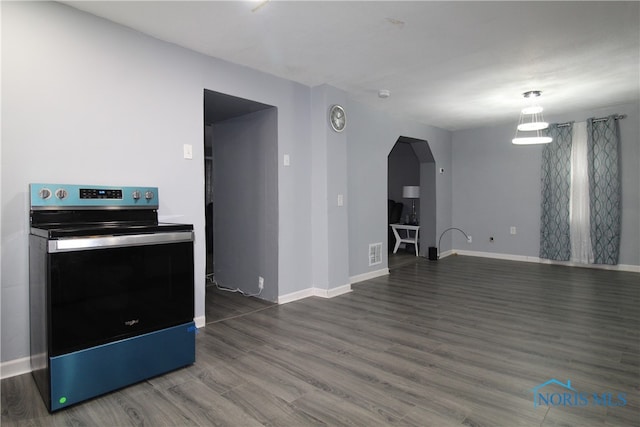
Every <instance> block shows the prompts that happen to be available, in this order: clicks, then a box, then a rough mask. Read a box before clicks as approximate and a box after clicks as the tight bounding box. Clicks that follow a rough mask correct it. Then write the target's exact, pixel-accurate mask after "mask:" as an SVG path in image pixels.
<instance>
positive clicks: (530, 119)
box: [511, 90, 551, 145]
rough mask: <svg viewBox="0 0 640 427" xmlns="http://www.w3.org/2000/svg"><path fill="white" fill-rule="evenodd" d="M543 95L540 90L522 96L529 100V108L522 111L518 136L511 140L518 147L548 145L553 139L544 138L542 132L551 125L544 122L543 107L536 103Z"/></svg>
mask: <svg viewBox="0 0 640 427" xmlns="http://www.w3.org/2000/svg"><path fill="white" fill-rule="evenodd" d="M540 95H542V92H541V91H539V90H530V91H528V92H525V93H523V94H522V96H524V97H525V99H527V100H529V106H527V107H525V108H523V109H522V111H521V112H520V119H519V120H518V127H517V128H516V135H515V137H514V138H513V139H512V140H511V142H513V143H514V144H516V145H529V144H548V143H550V142H551V137H549V136H542V135H541V133H540V131H541V130H544V129H546V128H548V127H549V123H547V122H545V121H544V117H543V116H542V107H541V106H540V105H538V104H537V103H536V101H535V100H536V99H537V98H539V97H540Z"/></svg>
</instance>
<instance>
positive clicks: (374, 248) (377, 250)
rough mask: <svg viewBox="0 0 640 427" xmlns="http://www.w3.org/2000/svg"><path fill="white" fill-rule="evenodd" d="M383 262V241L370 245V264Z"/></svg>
mask: <svg viewBox="0 0 640 427" xmlns="http://www.w3.org/2000/svg"><path fill="white" fill-rule="evenodd" d="M376 264H382V243H371V244H370V245H369V265H370V266H371V265H376Z"/></svg>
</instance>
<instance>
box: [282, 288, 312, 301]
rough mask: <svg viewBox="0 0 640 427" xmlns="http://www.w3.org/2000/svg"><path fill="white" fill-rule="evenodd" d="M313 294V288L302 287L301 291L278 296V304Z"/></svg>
mask: <svg viewBox="0 0 640 427" xmlns="http://www.w3.org/2000/svg"><path fill="white" fill-rule="evenodd" d="M312 296H313V288H307V289H303V290H301V291H296V292H291V293H289V294H285V295H280V296H278V304H286V303H289V302H293V301H298V300H300V299H304V298H308V297H312Z"/></svg>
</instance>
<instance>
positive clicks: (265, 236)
mask: <svg viewBox="0 0 640 427" xmlns="http://www.w3.org/2000/svg"><path fill="white" fill-rule="evenodd" d="M204 125H205V129H204V139H205V141H204V154H205V155H204V158H205V162H204V168H205V219H206V225H205V229H206V233H205V234H206V236H205V237H206V250H207V278H208V279H210V281H211V282H215V283H217V284H219V285H220V286H222V287H225V288H229V289H237V290H238V291H240V293H242V294H245V295H257V296H258V297H259V298H262V299H266V300H268V301H277V296H278V288H277V277H278V267H277V266H278V251H277V240H278V239H277V237H278V234H277V233H278V196H277V188H278V182H277V167H278V162H277V145H278V144H277V109H276V108H275V107H273V106H270V105H266V104H263V103H259V102H255V101H251V100H247V99H243V98H238V97H235V96H231V95H227V94H223V93H219V92H214V91H210V90H205V91H204ZM260 282H262V283H263V289H262V291H261V292H260V289H259V283H260ZM205 309H206V307H205Z"/></svg>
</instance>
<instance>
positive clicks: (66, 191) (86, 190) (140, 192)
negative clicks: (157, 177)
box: [29, 184, 159, 209]
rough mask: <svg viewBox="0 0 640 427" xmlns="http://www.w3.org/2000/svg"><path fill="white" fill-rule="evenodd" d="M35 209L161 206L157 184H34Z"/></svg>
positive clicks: (33, 206)
mask: <svg viewBox="0 0 640 427" xmlns="http://www.w3.org/2000/svg"><path fill="white" fill-rule="evenodd" d="M29 189H30V195H31V208H32V209H55V208H65V207H69V208H84V209H91V208H105V207H108V208H118V207H121V208H127V209H129V208H144V209H157V208H158V205H159V202H158V188H157V187H105V186H95V185H92V186H89V185H73V184H30V185H29Z"/></svg>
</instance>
